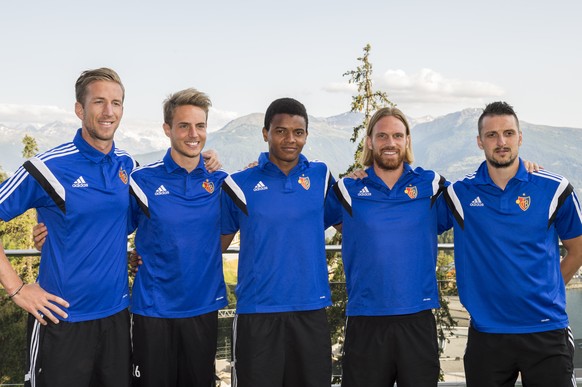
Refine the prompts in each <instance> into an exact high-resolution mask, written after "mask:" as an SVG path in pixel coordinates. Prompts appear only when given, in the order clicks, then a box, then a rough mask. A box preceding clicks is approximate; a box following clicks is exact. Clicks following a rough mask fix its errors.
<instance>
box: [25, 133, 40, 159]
mask: <svg viewBox="0 0 582 387" xmlns="http://www.w3.org/2000/svg"><path fill="white" fill-rule="evenodd" d="M22 144H23V145H24V148H23V149H22V157H24V158H25V159H29V158H31V157H32V156H34V155H35V154H37V153H38V145H37V144H36V140H35V138H34V137H32V136H29V135H28V134H26V135H24V137H23V138H22Z"/></svg>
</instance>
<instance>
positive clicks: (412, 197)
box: [330, 108, 450, 387]
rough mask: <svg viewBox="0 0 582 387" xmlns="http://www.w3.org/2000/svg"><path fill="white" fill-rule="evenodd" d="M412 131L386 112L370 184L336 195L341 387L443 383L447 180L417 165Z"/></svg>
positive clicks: (371, 141) (380, 115)
mask: <svg viewBox="0 0 582 387" xmlns="http://www.w3.org/2000/svg"><path fill="white" fill-rule="evenodd" d="M413 160H414V156H413V152H412V142H411V138H410V128H409V126H408V122H407V120H406V117H405V116H404V114H403V113H402V112H401V111H400V110H399V109H397V108H382V109H380V110H378V111H377V112H376V113H375V114H374V115H373V116H372V118H371V120H370V122H369V124H368V127H367V130H366V137H365V145H364V151H363V154H362V164H363V165H364V166H366V167H367V169H366V170H365V172H366V173H367V176H366V177H364V178H363V179H361V180H359V179H353V178H343V179H341V180H339V181H338V182H337V183H336V184H335V185H334V189H333V194H331V195H330V198H331V199H332V201H333V202H334V203H335V204H334V206H335V208H336V209H337V214H338V217H337V218H336V219H335V222H334V224H337V225H336V228H337V229H338V230H340V231H341V232H342V259H343V262H344V270H345V273H346V283H347V291H348V304H347V310H346V315H347V321H346V333H345V343H344V355H343V375H342V386H344V387H354V386H391V385H393V384H394V383H395V382H396V383H397V384H398V386H436V385H437V384H438V376H439V358H438V345H437V333H436V324H435V318H434V316H433V314H432V309H434V308H438V307H439V302H438V291H437V281H436V274H435V268H436V258H437V235H438V234H439V233H441V232H443V231H445V230H446V229H448V228H450V225H448V224H447V222H448V217H447V212H446V211H447V208H446V204H445V202H444V200H443V199H442V195H441V193H442V191H443V189H444V188H445V185H446V181H445V179H444V178H443V177H442V176H440V175H439V174H438V173H436V172H433V171H427V170H424V169H422V168H420V167H418V168H415V169H412V167H411V166H410V164H411V163H412V162H413Z"/></svg>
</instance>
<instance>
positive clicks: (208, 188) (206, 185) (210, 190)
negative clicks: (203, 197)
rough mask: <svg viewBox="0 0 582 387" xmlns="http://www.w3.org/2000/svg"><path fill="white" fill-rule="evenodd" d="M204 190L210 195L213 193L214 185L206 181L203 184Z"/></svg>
mask: <svg viewBox="0 0 582 387" xmlns="http://www.w3.org/2000/svg"><path fill="white" fill-rule="evenodd" d="M202 188H204V189H205V190H206V191H207V192H208V193H213V192H214V183H213V182H211V181H208V179H206V181H205V182H203V183H202Z"/></svg>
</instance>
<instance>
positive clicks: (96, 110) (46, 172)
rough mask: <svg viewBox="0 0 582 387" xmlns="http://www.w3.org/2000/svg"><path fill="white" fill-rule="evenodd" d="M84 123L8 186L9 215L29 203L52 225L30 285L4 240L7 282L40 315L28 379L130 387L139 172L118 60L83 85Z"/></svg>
mask: <svg viewBox="0 0 582 387" xmlns="http://www.w3.org/2000/svg"><path fill="white" fill-rule="evenodd" d="M76 98H77V101H76V103H75V113H76V115H77V117H79V119H80V120H81V122H82V126H81V128H80V129H79V130H78V131H77V134H76V136H75V138H74V139H73V141H72V142H69V143H66V144H63V145H60V146H58V147H56V148H53V149H51V150H49V151H47V152H44V153H41V154H39V155H37V156H35V157H33V158H31V159H30V160H28V161H26V162H25V163H24V165H23V166H22V167H21V168H19V169H18V170H17V171H16V173H15V174H14V175H13V176H12V177H11V178H10V179H8V180H6V181H5V182H4V183H3V184H2V185H1V186H0V218H1V219H2V220H4V221H8V220H10V219H12V218H14V217H15V216H18V215H20V214H21V213H23V212H24V211H26V210H27V209H29V208H36V210H37V212H38V217H39V219H42V221H43V222H45V223H46V225H47V226H48V227H49V228H50V229H51V230H52V232H51V234H50V235H48V237H47V239H46V243H45V245H44V246H43V250H42V259H41V262H40V268H39V275H38V280H37V282H36V283H34V284H25V283H24V282H22V280H21V279H20V278H19V277H18V275H17V274H16V272H15V271H14V269H13V268H12V267H11V265H10V263H9V261H8V259H7V258H6V256H5V254H4V252H3V250H2V249H1V246H0V251H1V253H0V283H2V286H3V287H4V289H6V291H7V292H8V294H9V297H10V298H11V299H12V300H13V301H14V302H15V303H16V304H17V305H18V306H20V307H21V308H23V309H24V310H26V311H27V312H29V313H30V316H29V321H28V338H29V340H28V341H29V343H28V345H29V351H28V356H27V357H28V372H27V374H26V376H25V385H26V386H75V387H79V386H80V387H83V386H108V387H115V386H119V387H127V385H128V383H129V382H130V368H131V366H130V337H129V313H128V311H127V307H128V305H129V289H128V278H127V255H126V251H127V231H128V221H129V219H128V211H127V210H128V208H129V174H130V172H131V171H132V170H133V168H134V167H135V166H136V163H135V161H134V160H133V158H131V157H130V156H129V155H128V154H127V153H126V152H124V151H122V150H120V149H118V148H116V147H115V144H114V142H113V136H114V134H115V131H116V130H117V128H118V126H119V123H120V120H121V117H122V115H123V101H124V88H123V85H122V83H121V80H120V78H119V76H118V75H117V73H116V72H115V71H113V70H111V69H108V68H100V69H96V70H88V71H85V72H83V73H82V74H81V76H80V77H79V78H78V80H77V83H76Z"/></svg>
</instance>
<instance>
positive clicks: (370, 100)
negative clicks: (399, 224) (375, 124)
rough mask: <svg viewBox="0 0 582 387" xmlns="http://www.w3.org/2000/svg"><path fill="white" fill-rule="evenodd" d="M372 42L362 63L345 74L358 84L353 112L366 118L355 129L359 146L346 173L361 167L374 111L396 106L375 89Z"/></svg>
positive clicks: (354, 134)
mask: <svg viewBox="0 0 582 387" xmlns="http://www.w3.org/2000/svg"><path fill="white" fill-rule="evenodd" d="M371 49H372V47H371V46H370V44H366V46H365V47H364V55H362V56H361V57H359V58H358V61H360V62H361V63H360V64H359V65H358V66H357V67H356V69H355V70H350V71H346V72H345V73H344V74H343V76H344V77H345V76H349V77H350V79H349V81H348V82H349V83H351V84H356V85H357V86H358V94H356V95H354V96H352V104H351V109H350V111H351V112H354V113H355V112H362V113H364V118H363V120H362V122H361V123H360V124H359V125H357V126H355V127H354V129H353V133H352V137H351V138H350V141H351V142H356V141H358V146H357V148H356V151H355V153H354V162H353V164H352V165H350V166H349V167H348V170H347V171H346V174H348V173H350V172H352V171H354V170H357V169H361V168H362V165H361V164H360V155H361V153H362V148H363V146H364V138H363V137H364V136H363V134H364V133H365V131H366V128H367V127H368V122H370V118H371V117H372V114H374V112H375V111H376V110H378V109H380V108H382V107H386V106H396V105H395V104H394V103H392V102H391V101H390V100H389V99H388V94H387V93H386V92H384V91H379V90H376V91H375V90H374V88H373V81H372V63H371V62H370V50H371Z"/></svg>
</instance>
